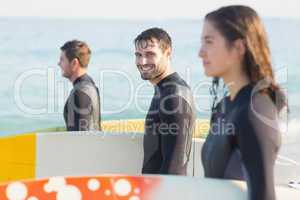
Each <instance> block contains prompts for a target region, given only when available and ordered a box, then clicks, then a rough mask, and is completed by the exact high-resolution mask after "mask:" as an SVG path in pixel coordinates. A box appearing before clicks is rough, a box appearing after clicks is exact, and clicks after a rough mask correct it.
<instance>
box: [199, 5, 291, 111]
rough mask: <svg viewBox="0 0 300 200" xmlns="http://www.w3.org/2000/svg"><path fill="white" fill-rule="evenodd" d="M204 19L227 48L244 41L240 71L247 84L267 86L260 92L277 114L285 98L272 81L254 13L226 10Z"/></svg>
mask: <svg viewBox="0 0 300 200" xmlns="http://www.w3.org/2000/svg"><path fill="white" fill-rule="evenodd" d="M205 19H206V20H208V21H210V22H211V23H212V24H213V25H214V27H215V28H216V29H217V30H218V31H219V32H220V33H221V34H222V35H223V36H224V37H225V39H226V40H227V43H228V46H229V48H230V46H231V45H232V44H233V42H234V41H236V40H237V39H242V40H243V41H244V44H245V48H246V52H245V55H244V60H243V67H244V70H245V72H246V74H247V76H248V77H249V79H250V82H251V84H252V85H256V84H258V83H261V82H262V81H264V82H265V83H266V82H267V85H268V86H267V87H264V89H261V90H260V91H261V92H264V93H267V94H268V95H269V96H270V97H271V99H272V101H273V102H274V104H275V105H276V107H277V108H278V110H281V109H282V108H283V107H284V106H286V105H287V102H286V97H285V95H284V93H283V91H282V90H281V89H280V87H279V85H278V84H277V83H276V82H275V80H274V72H273V69H272V64H271V54H270V49H269V45H268V41H267V34H266V31H265V29H264V26H263V24H262V21H261V19H260V17H259V16H258V14H257V13H256V12H255V10H253V9H252V8H250V7H247V6H241V5H235V6H226V7H221V8H220V9H218V10H215V11H213V12H210V13H208V14H207V15H206V16H205Z"/></svg>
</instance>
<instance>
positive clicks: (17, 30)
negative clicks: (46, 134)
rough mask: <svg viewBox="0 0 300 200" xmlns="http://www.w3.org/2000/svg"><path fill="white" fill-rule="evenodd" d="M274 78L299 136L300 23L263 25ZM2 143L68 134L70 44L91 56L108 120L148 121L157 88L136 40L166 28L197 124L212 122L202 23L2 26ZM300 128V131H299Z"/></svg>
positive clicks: (3, 22)
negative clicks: (139, 60)
mask: <svg viewBox="0 0 300 200" xmlns="http://www.w3.org/2000/svg"><path fill="white" fill-rule="evenodd" d="M263 21H264V24H265V26H266V30H267V33H268V36H269V43H270V47H271V52H272V61H273V65H274V71H275V73H276V77H277V79H278V81H279V82H280V84H281V85H282V87H283V88H284V89H285V91H287V93H288V99H289V106H290V114H289V116H288V121H290V122H293V123H290V124H291V126H292V127H289V129H291V130H293V132H297V131H299V130H300V125H299V123H298V122H300V121H299V120H298V119H299V117H300V101H299V99H300V90H299V85H300V78H299V77H300V59H299V52H300V40H299V35H300V29H299V27H300V20H297V19H280V18H266V19H265V18H264V19H263ZM0 27H1V28H0V29H1V31H0V80H1V84H0V135H9V134H15V133H23V132H29V131H34V130H38V129H43V128H50V127H61V126H64V121H63V115H62V113H63V106H64V102H65V100H66V98H67V96H68V92H69V91H70V89H71V87H72V85H71V84H70V83H69V81H68V80H66V79H65V78H62V77H61V72H60V69H59V67H58V65H57V63H58V59H59V55H60V47H61V46H62V45H63V44H64V43H65V42H66V41H68V40H71V39H79V40H83V41H85V42H87V44H88V45H89V46H90V48H91V50H92V58H91V62H90V65H89V72H88V73H89V75H90V76H92V77H93V78H94V80H95V81H96V84H97V85H98V87H99V88H100V91H101V103H102V108H101V109H102V118H103V120H117V119H136V118H144V117H145V115H146V111H147V109H148V106H149V104H150V100H151V95H152V94H153V87H152V86H151V85H150V84H149V83H147V82H145V81H143V80H141V78H140V75H139V72H138V71H137V69H136V66H135V64H134V45H133V40H134V38H135V37H136V36H137V34H139V33H140V32H141V31H143V30H145V29H147V28H150V27H161V28H163V29H165V30H167V31H168V32H169V34H170V35H171V37H172V40H173V54H172V66H173V68H174V70H175V71H177V72H178V73H179V74H180V75H181V76H182V77H183V78H184V79H185V80H186V81H187V82H188V83H189V84H190V86H191V88H192V89H193V91H194V95H195V97H196V104H197V111H198V117H199V118H205V119H207V118H208V117H209V114H210V112H209V110H210V105H211V98H210V96H209V85H210V82H211V80H210V79H209V78H207V77H205V75H204V73H203V68H202V64H201V60H200V59H199V58H198V56H197V54H198V50H199V47H200V34H201V28H202V19H197V20H180V19H178V20H175V19H173V20H154V21H151V20H108V19H48V18H18V17H15V18H0ZM298 127H299V128H298Z"/></svg>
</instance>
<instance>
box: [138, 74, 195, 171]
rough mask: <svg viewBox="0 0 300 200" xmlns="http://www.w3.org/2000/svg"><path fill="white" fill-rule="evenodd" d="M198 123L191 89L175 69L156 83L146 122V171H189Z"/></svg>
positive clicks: (144, 166) (144, 169) (144, 164)
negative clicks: (188, 166)
mask: <svg viewBox="0 0 300 200" xmlns="http://www.w3.org/2000/svg"><path fill="white" fill-rule="evenodd" d="M194 125H195V109H194V100H193V95H192V93H191V90H190V88H189V86H188V85H187V84H186V82H185V81H184V80H183V79H181V78H180V77H179V75H178V74H177V73H173V74H171V75H169V76H167V77H166V78H164V79H163V80H161V81H160V82H159V83H158V84H157V85H156V86H155V94H154V96H153V98H152V102H151V105H150V108H149V111H148V114H147V116H146V122H145V135H144V163H143V169H142V173H144V174H180V175H185V174H186V173H187V172H186V170H187V163H188V160H189V156H190V151H191V144H192V135H193V131H194Z"/></svg>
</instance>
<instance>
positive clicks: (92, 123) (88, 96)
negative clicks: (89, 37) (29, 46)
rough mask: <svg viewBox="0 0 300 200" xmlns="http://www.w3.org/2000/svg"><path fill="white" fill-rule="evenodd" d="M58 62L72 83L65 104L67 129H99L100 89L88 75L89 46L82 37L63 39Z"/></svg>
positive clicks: (64, 74) (63, 73)
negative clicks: (66, 40) (78, 38)
mask: <svg viewBox="0 0 300 200" xmlns="http://www.w3.org/2000/svg"><path fill="white" fill-rule="evenodd" d="M60 49H61V55H60V60H59V63H58V65H59V66H60V68H61V70H62V75H63V76H64V77H66V78H67V79H69V80H70V81H71V82H72V83H73V89H72V91H71V93H70V95H69V97H68V100H67V101H66V104H65V107H64V119H65V123H66V127H67V130H68V131H88V130H101V125H100V121H101V120H100V119H101V118H100V97H99V90H98V88H97V87H96V85H95V83H94V81H93V79H92V78H91V77H90V76H89V75H87V67H88V64H89V61H90V57H91V50H90V49H89V47H88V45H87V44H86V43H84V42H82V41H78V40H72V41H68V42H66V43H65V44H64V45H63V46H62V47H61V48H60Z"/></svg>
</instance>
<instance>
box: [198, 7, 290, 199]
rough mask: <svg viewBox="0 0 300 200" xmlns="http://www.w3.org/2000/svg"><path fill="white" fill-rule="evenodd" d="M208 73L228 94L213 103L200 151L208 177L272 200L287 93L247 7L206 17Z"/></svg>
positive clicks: (203, 50)
mask: <svg viewBox="0 0 300 200" xmlns="http://www.w3.org/2000/svg"><path fill="white" fill-rule="evenodd" d="M199 56H200V57H201V58H202V61H203V66H204V69H205V74H206V75H207V76H210V77H213V86H212V94H214V101H216V100H217V98H216V95H217V94H218V92H217V91H218V84H219V80H220V79H222V81H223V82H224V84H225V85H226V87H227V88H228V91H229V95H228V96H224V98H222V99H221V100H220V101H219V102H218V103H213V107H212V116H211V122H210V131H209V134H208V137H207V139H206V141H205V143H204V145H203V148H202V163H203V167H204V174H205V177H211V178H224V179H236V180H245V181H246V182H247V188H248V191H249V199H251V200H274V199H275V189H274V165H275V160H276V157H277V153H278V150H279V147H280V144H281V134H280V131H279V122H278V114H279V112H280V111H281V110H282V109H283V108H284V107H285V106H286V99H285V95H284V94H283V92H282V91H281V89H280V87H279V86H278V84H277V83H276V82H275V80H274V72H273V69H272V65H271V56H270V49H269V46H268V41H267V36H266V32H265V30H264V26H263V24H262V21H261V19H260V18H259V16H258V15H257V13H256V12H255V11H254V10H253V9H252V8H250V7H247V6H227V7H222V8H220V9H218V10H215V11H213V12H211V13H208V14H207V15H206V16H205V21H204V25H203V31H202V45H201V48H200V51H199Z"/></svg>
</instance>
